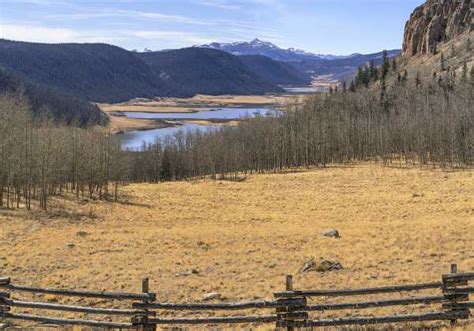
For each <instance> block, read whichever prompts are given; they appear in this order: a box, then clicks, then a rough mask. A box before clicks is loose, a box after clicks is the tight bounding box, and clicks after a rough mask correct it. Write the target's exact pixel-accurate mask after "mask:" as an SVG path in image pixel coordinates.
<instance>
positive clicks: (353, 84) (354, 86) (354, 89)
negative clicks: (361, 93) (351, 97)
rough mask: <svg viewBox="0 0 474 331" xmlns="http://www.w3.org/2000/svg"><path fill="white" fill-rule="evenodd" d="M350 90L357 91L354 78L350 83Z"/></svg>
mask: <svg viewBox="0 0 474 331" xmlns="http://www.w3.org/2000/svg"><path fill="white" fill-rule="evenodd" d="M349 91H351V92H355V91H356V84H355V83H354V80H352V81H351V84H350V85H349Z"/></svg>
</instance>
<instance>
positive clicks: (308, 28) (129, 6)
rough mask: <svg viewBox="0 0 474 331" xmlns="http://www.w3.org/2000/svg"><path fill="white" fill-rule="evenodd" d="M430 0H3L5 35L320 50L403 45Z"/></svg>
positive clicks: (0, 13)
mask: <svg viewBox="0 0 474 331" xmlns="http://www.w3.org/2000/svg"><path fill="white" fill-rule="evenodd" d="M423 2H424V0H69V1H68V0H0V38H4V39H12V40H21V41H32V42H47V43H65V42H80V43H84V42H103V43H108V44H113V45H117V46H120V47H123V48H126V49H129V50H132V49H135V50H139V51H142V50H144V49H150V50H161V49H172V48H182V47H189V46H193V45H202V44H206V43H210V42H235V41H249V40H251V39H254V38H259V39H261V40H265V41H270V42H273V43H275V44H276V45H278V46H280V47H283V48H289V47H294V48H298V49H303V50H306V51H310V52H314V53H318V54H335V55H345V54H351V53H372V52H378V51H380V50H382V49H394V48H401V43H402V38H403V29H404V26H405V22H406V21H407V20H408V18H409V16H410V13H411V12H412V11H413V9H414V8H415V7H416V6H418V5H420V4H422V3H423Z"/></svg>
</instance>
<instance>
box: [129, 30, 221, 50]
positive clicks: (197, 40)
mask: <svg viewBox="0 0 474 331" xmlns="http://www.w3.org/2000/svg"><path fill="white" fill-rule="evenodd" d="M131 35H133V36H134V37H138V38H142V39H147V40H150V41H153V42H158V41H166V42H170V43H171V44H173V45H179V47H184V46H190V45H201V44H206V43H209V42H213V41H214V40H215V39H214V38H212V37H210V36H205V35H202V34H196V33H192V32H182V31H159V30H145V31H134V32H132V33H131ZM173 47H176V46H173Z"/></svg>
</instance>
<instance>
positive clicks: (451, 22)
mask: <svg viewBox="0 0 474 331" xmlns="http://www.w3.org/2000/svg"><path fill="white" fill-rule="evenodd" d="M470 6H471V0H427V1H426V3H425V4H423V5H421V6H419V7H417V8H416V9H415V10H414V11H413V13H412V14H411V16H410V19H409V20H408V22H407V23H406V25H405V36H404V40H403V54H404V55H408V56H413V55H416V54H427V53H433V52H434V51H435V50H436V47H437V45H438V44H439V43H442V42H446V41H449V40H451V39H453V38H455V37H456V36H458V35H460V34H461V33H463V32H464V31H466V30H469V29H471V9H470Z"/></svg>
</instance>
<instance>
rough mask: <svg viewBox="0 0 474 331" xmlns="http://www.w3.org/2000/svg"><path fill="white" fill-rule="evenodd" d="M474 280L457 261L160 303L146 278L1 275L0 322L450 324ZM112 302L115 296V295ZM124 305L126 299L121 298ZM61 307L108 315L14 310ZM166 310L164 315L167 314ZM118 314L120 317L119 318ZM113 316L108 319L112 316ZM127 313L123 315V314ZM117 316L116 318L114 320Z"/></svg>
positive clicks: (467, 304) (467, 305)
mask: <svg viewBox="0 0 474 331" xmlns="http://www.w3.org/2000/svg"><path fill="white" fill-rule="evenodd" d="M473 280H474V272H472V273H458V272H457V266H456V265H455V264H453V265H451V273H449V274H445V275H442V277H441V280H440V281H438V282H432V283H423V284H411V285H394V286H385V287H374V288H363V289H346V290H295V289H294V288H293V281H292V276H291V275H288V276H286V290H285V291H282V292H275V293H274V298H273V299H272V300H255V301H248V302H238V303H227V302H225V303H224V302H223V303H189V304H188V303H184V304H176V303H160V302H157V301H156V294H155V293H151V292H150V291H149V281H148V279H144V280H143V282H142V293H119V292H104V291H98V292H91V291H82V290H65V289H52V288H40V287H30V286H22V285H16V284H13V283H11V282H10V279H9V278H0V322H1V321H2V320H3V321H4V322H5V321H8V320H24V321H34V322H38V323H42V324H57V325H84V326H91V327H97V328H115V329H126V328H135V329H142V330H154V329H155V328H156V327H157V326H161V325H168V326H169V325H197V324H207V325H219V324H220V325H222V324H248V323H257V324H264V323H272V324H273V325H274V326H276V328H286V329H287V330H292V329H295V328H303V327H312V328H316V327H329V326H335V327H337V326H350V325H374V324H383V323H408V322H421V321H450V322H451V324H455V323H457V321H458V320H462V319H469V318H470V316H471V313H470V309H474V301H469V295H470V294H471V293H474V287H473V286H469V281H473ZM425 290H430V291H431V292H433V290H439V291H440V293H439V294H438V295H429V296H428V295H424V296H418V294H417V296H413V295H411V296H408V295H407V296H406V297H404V298H393V299H385V298H384V299H379V300H367V301H352V300H348V302H342V303H341V302H337V303H324V304H323V303H317V302H316V303H313V302H311V299H314V298H318V297H319V298H321V297H325V298H328V297H329V298H332V297H352V296H367V295H369V296H371V297H372V296H374V295H379V294H385V295H387V294H393V293H409V292H420V291H425ZM17 292H18V293H22V292H30V293H33V294H48V295H58V296H72V297H79V298H83V299H85V298H98V299H102V300H101V303H104V302H108V300H120V301H121V302H124V301H125V302H129V303H128V304H127V307H126V308H120V309H118V308H99V307H84V306H75V305H67V304H58V303H49V302H37V301H25V300H20V299H13V298H12V297H13V295H12V294H15V297H16V296H17V295H18V293H17ZM114 302H115V301H114ZM434 304H440V307H439V308H438V309H437V310H435V311H432V312H424V313H419V314H403V315H400V314H398V315H396V314H394V315H386V316H373V315H370V316H362V317H341V318H327V319H322V318H314V317H312V316H310V313H312V312H327V311H340V310H342V311H343V310H349V309H352V310H353V309H356V310H363V309H369V308H379V307H393V306H408V305H428V306H429V307H432V306H433V305H434ZM123 306H125V303H124V304H123ZM21 308H23V309H29V310H33V311H35V310H40V311H43V310H46V311H50V310H53V311H64V312H74V313H85V314H87V316H89V315H101V316H105V315H107V316H108V317H109V318H108V319H106V318H104V317H102V320H98V319H95V320H89V319H79V318H78V319H72V318H57V317H51V316H42V315H39V314H35V315H31V314H25V313H17V312H14V311H15V310H17V309H21ZM248 309H252V310H254V311H261V310H265V311H269V310H271V311H272V312H271V313H267V314H264V313H261V314H257V315H247V314H242V313H239V314H241V315H240V316H233V315H229V314H228V315H227V316H222V317H221V316H219V317H216V316H209V313H210V312H211V311H245V310H248ZM163 311H166V312H168V313H170V312H173V313H174V314H175V315H176V312H179V314H180V315H182V314H183V312H186V311H187V312H190V311H192V312H193V313H192V314H191V313H189V314H190V317H184V318H183V317H173V318H169V317H164V316H160V314H159V312H163ZM196 312H199V313H202V312H207V315H208V316H206V317H195V315H194V314H195V313H196ZM166 316H168V315H166ZM120 318H121V319H122V320H121V321H120V320H119V319H120ZM112 319H113V320H116V321H111V320H112ZM124 319H125V320H124ZM117 320H118V321H117Z"/></svg>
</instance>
